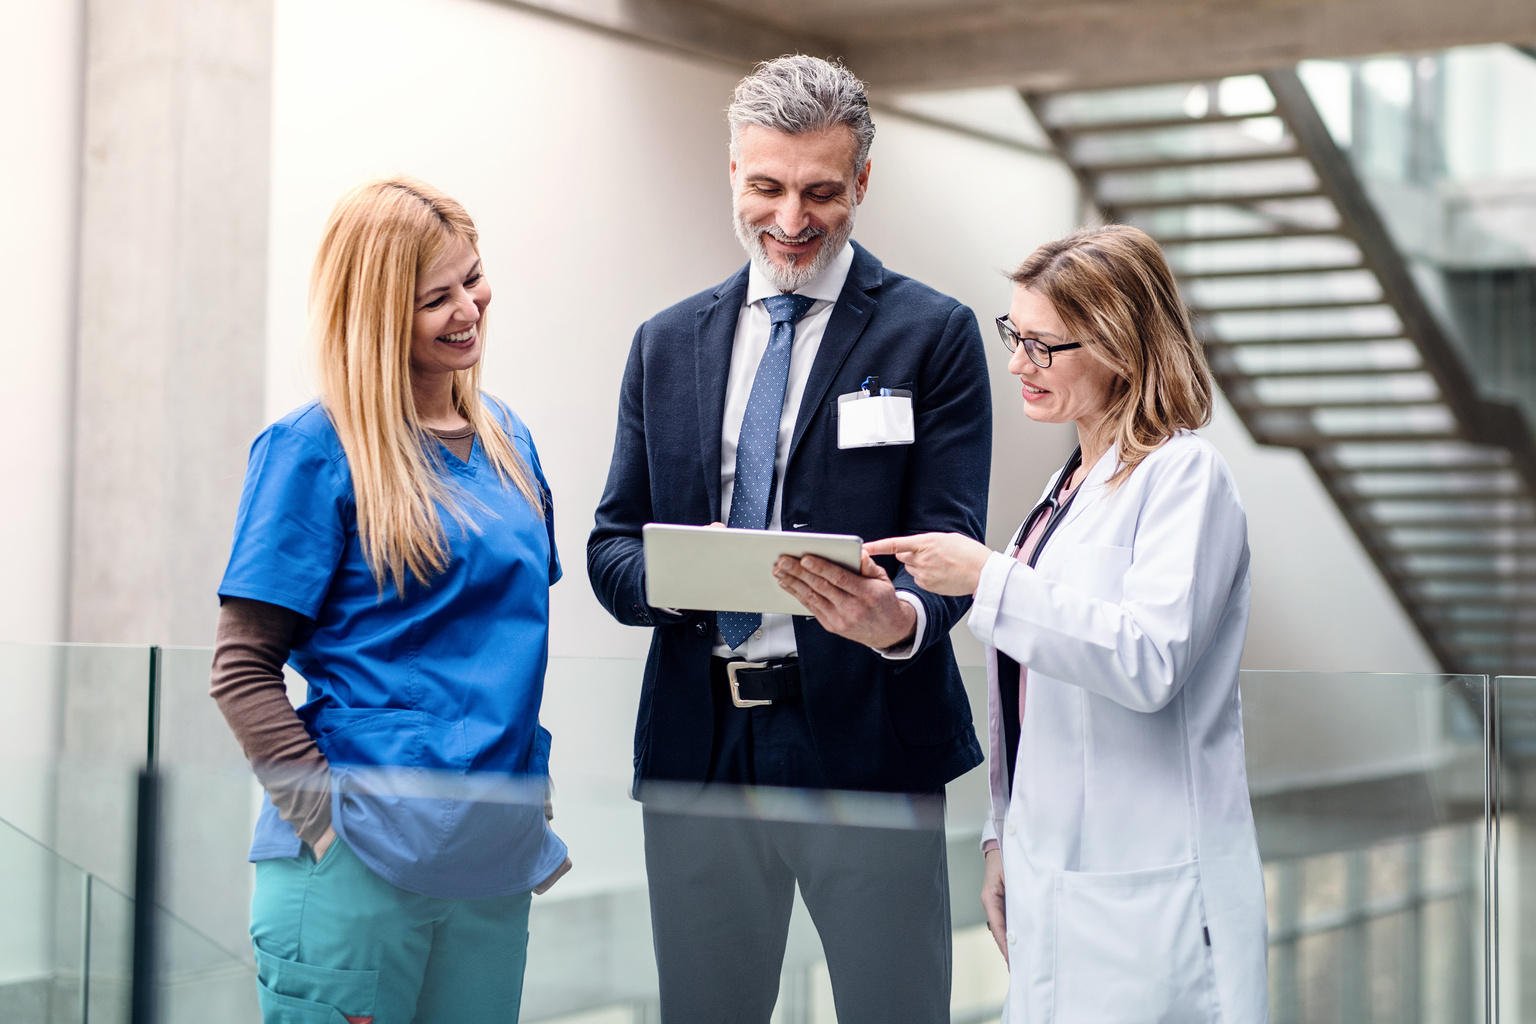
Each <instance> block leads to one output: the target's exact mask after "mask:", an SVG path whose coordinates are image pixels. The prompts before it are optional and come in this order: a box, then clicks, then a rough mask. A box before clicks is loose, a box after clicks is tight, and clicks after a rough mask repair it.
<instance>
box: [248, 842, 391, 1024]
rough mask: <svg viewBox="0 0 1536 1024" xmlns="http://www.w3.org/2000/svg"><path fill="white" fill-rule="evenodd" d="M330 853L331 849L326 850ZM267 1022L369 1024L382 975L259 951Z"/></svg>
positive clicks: (258, 979) (258, 986) (264, 1023)
mask: <svg viewBox="0 0 1536 1024" xmlns="http://www.w3.org/2000/svg"><path fill="white" fill-rule="evenodd" d="M326 852H327V853H329V852H330V851H326ZM256 969H257V973H256V993H257V997H258V1000H259V1001H260V1003H261V1020H262V1024H368V1022H371V1021H372V1020H373V1011H374V1003H375V1001H376V1000H377V999H378V992H379V972H378V971H341V970H336V969H335V968H332V967H316V966H314V965H313V964H304V963H299V962H298V961H297V960H285V959H283V958H282V957H279V956H273V955H272V954H271V953H268V952H267V951H266V950H264V949H262V948H261V947H260V946H257V947H256Z"/></svg>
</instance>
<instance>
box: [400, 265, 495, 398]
mask: <svg viewBox="0 0 1536 1024" xmlns="http://www.w3.org/2000/svg"><path fill="white" fill-rule="evenodd" d="M490 302H491V286H490V283H489V282H487V281H486V279H485V274H484V273H483V272H482V271H481V269H480V254H479V253H477V252H475V249H474V246H472V245H470V244H469V243H468V242H467V241H464V240H463V239H460V240H458V241H457V242H456V243H454V245H452V246H451V247H450V248H449V249H448V250H447V251H446V252H444V253H443V255H442V257H441V258H440V259H439V260H438V261H437V262H436V263H434V264H433V265H432V266H431V267H429V268H428V269H427V270H426V271H424V272H423V273H421V274H420V275H418V277H417V279H416V312H415V317H414V320H413V321H412V325H411V373H412V375H413V376H414V377H415V378H416V380H417V381H421V380H423V379H424V378H429V377H438V376H441V375H443V374H448V373H455V372H457V371H459V370H468V369H470V368H471V367H473V366H474V365H475V364H476V363H478V362H479V361H480V353H481V344H480V318H481V316H482V315H483V314H484V313H485V307H486V306H488V305H490Z"/></svg>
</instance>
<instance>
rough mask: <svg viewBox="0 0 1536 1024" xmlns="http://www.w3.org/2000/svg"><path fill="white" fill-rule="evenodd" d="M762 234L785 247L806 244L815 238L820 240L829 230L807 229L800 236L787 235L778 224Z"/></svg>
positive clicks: (768, 227)
mask: <svg viewBox="0 0 1536 1024" xmlns="http://www.w3.org/2000/svg"><path fill="white" fill-rule="evenodd" d="M762 232H763V234H765V235H768V236H769V237H770V238H772V239H773V240H774V241H776V242H781V243H783V244H784V245H801V244H803V243H805V242H809V241H810V240H811V239H813V238H820V237H821V236H822V235H824V234H826V233H827V229H826V228H818V227H807V228H806V229H805V230H804V231H802V232H800V233H799V234H798V235H790V234H785V232H784V229H783V228H781V227H779V226H778V225H777V224H770V225H768V226H767V227H765V228H763V229H762Z"/></svg>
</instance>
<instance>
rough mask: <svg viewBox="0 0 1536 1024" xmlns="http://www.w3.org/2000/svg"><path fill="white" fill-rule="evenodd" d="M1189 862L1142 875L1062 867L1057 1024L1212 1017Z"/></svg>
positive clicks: (1196, 886) (1177, 1023) (1163, 1023)
mask: <svg viewBox="0 0 1536 1024" xmlns="http://www.w3.org/2000/svg"><path fill="white" fill-rule="evenodd" d="M1204 918H1205V914H1204V909H1203V904H1202V900H1201V896H1200V870H1199V865H1198V863H1197V862H1195V861H1189V862H1187V863H1184V864H1175V865H1172V866H1170V867H1165V868H1154V869H1152V870H1147V871H1123V872H1082V871H1062V872H1060V873H1059V874H1058V876H1057V881H1056V915H1055V919H1056V970H1055V980H1056V985H1055V987H1056V998H1055V1006H1056V1012H1055V1020H1057V1021H1059V1022H1061V1024H1196V1022H1206V1021H1214V1020H1216V1001H1215V994H1214V983H1213V979H1212V973H1211V970H1212V969H1211V960H1210V947H1209V946H1208V945H1206V940H1205V920H1204Z"/></svg>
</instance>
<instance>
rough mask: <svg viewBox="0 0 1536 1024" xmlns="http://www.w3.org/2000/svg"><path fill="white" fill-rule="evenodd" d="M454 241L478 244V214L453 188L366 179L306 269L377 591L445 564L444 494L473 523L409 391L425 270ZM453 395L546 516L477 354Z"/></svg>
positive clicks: (341, 205) (325, 386)
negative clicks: (487, 389) (472, 214)
mask: <svg viewBox="0 0 1536 1024" xmlns="http://www.w3.org/2000/svg"><path fill="white" fill-rule="evenodd" d="M458 241H463V242H467V243H468V244H469V245H470V246H471V247H472V248H474V249H475V251H476V252H477V253H478V252H479V245H478V242H479V234H478V233H477V232H476V231H475V225H474V222H473V221H471V220H470V219H469V214H467V213H465V212H464V208H463V207H462V206H460V205H459V204H458V203H457V202H455V201H454V200H453V199H451V198H450V197H448V196H447V195H444V194H443V193H442V192H439V191H438V190H437V189H435V188H433V187H432V186H430V185H427V184H425V183H423V182H420V181H415V180H413V179H410V178H386V179H381V180H379V181H370V182H367V183H366V184H363V185H359V186H358V187H357V188H354V189H353V190H352V191H350V192H348V193H347V194H346V195H344V196H342V197H341V200H340V201H339V202H338V203H337V204H336V208H335V209H334V210H332V211H331V217H330V220H329V221H328V222H327V223H326V226H325V236H324V239H323V240H322V241H321V243H320V251H319V253H318V254H316V256H315V267H314V272H313V273H312V275H311V276H310V285H309V309H310V321H311V329H312V330H313V333H314V336H315V342H316V348H317V353H318V357H319V364H320V365H319V371H320V392H321V400H322V402H323V403H324V405H325V410H326V412H327V413H328V414H329V415H330V418H331V422H332V424H334V425H335V427H336V433H337V434H338V435H339V436H340V438H341V445H342V448H343V449H345V451H346V453H347V462H348V464H349V466H350V467H351V472H352V489H353V490H354V491H355V492H356V496H357V533H358V539H359V541H360V542H361V543H362V547H363V554H364V556H365V557H366V558H367V560H368V566H369V568H371V569H372V570H373V575H374V578H375V579H376V580H377V581H378V584H379V591H380V593H381V594H382V593H383V590H384V586H385V582H386V580H387V581H388V582H390V583H392V584H393V585H394V587H395V589H396V591H397V593H399V594H400V595H401V596H404V594H405V583H406V574H407V573H409V574H410V575H412V576H414V577H415V578H416V580H417V581H418V582H420V583H422V584H424V585H427V584H430V581H431V578H432V576H434V575H436V574H438V573H441V572H442V571H443V570H444V569H446V568H447V567H448V559H449V548H448V538H447V534H446V532H445V530H444V526H443V522H442V519H441V517H440V516H439V515H438V510H437V506H438V505H439V504H441V505H442V506H443V507H444V508H445V509H447V510H448V511H449V513H450V514H451V515H452V516H453V517H454V518H455V519H456V520H457V521H458V522H459V523H460V525H461V526H463V527H465V528H468V529H475V528H476V527H475V524H474V523H473V522H472V521H471V520H470V519H469V517H468V515H467V513H465V512H464V511H463V509H462V508H461V507H460V506H459V504H458V502H457V501H456V500H455V495H454V494H453V493H451V488H450V487H449V485H448V484H446V483H445V482H444V477H443V475H442V473H441V469H442V457H441V455H440V454H439V453H438V452H437V447H438V446H437V442H436V441H435V439H433V438H432V437H431V436H430V435H429V434H428V433H427V431H426V430H425V429H423V428H422V426H421V422H420V420H419V419H418V417H417V412H416V399H415V395H414V393H413V392H412V390H411V333H412V325H413V323H414V319H415V312H416V282H417V278H418V276H419V275H420V274H421V273H422V272H423V271H425V270H427V269H429V268H431V267H432V266H433V265H434V264H435V263H436V262H437V261H438V260H439V259H441V258H442V257H443V255H444V254H445V253H447V252H448V251H449V250H450V249H451V248H452V246H453V245H454V243H455V242H458ZM480 336H481V338H482V339H483V338H484V337H485V320H484V318H483V317H482V318H481V321H480ZM453 404H454V407H455V408H456V409H457V410H458V412H459V414H460V415H461V416H463V417H464V418H465V419H467V420H468V421H469V422H470V424H471V425H472V426H473V427H474V429H475V434H476V436H478V437H479V439H480V445H481V449H482V451H483V452H484V453H485V457H486V458H487V459H488V460H489V461H490V463H491V465H492V466H494V467H495V470H496V474H497V475H498V476H499V477H500V478H501V479H502V481H503V482H504V483H510V484H512V485H513V486H515V487H516V488H517V489H518V490H519V491H520V492H522V495H523V497H524V498H526V499H527V501H528V504H529V505H530V506H532V507H533V509H534V510H535V512H538V513H539V514H541V515H542V512H543V495H542V494H541V493H540V489H539V487H538V486H537V485H536V483H535V480H534V477H533V474H532V472H531V471H530V470H529V468H528V465H527V464H526V463H525V462H524V461H523V459H522V457H521V456H520V455H519V454H518V453H517V451H516V449H515V448H513V446H512V441H511V438H510V437H508V435H507V432H506V431H505V430H503V429H502V426H501V424H500V422H499V421H498V420H497V418H496V416H495V415H493V414H492V413H491V411H490V410H489V409H488V408H487V407H486V404H485V402H484V401H483V400H482V396H481V394H480V364H479V363H476V364H475V366H474V367H473V368H471V369H468V370H461V371H459V372H458V373H455V374H454V376H453Z"/></svg>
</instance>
